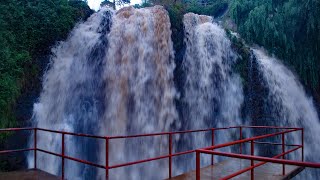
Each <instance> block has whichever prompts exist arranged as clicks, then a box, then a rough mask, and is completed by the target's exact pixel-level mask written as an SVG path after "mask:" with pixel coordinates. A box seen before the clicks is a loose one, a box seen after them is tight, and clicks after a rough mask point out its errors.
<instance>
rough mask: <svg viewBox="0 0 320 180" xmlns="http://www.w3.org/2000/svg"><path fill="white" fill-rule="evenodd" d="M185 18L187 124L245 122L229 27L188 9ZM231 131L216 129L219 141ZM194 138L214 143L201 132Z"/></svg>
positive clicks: (203, 126)
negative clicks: (228, 31)
mask: <svg viewBox="0 0 320 180" xmlns="http://www.w3.org/2000/svg"><path fill="white" fill-rule="evenodd" d="M183 22H184V27H185V37H184V38H185V45H186V52H185V56H184V61H183V69H184V72H185V75H186V80H185V84H184V87H183V88H184V89H183V91H184V93H183V102H184V104H185V105H184V110H185V111H184V112H185V114H187V115H186V116H185V118H186V123H187V125H185V127H187V128H189V129H206V128H209V127H228V126H236V125H240V124H242V122H241V118H240V109H241V105H242V103H243V92H242V84H241V80H240V77H239V75H238V74H235V73H233V72H232V70H231V65H232V64H233V63H235V60H236V55H235V54H234V52H233V50H232V49H231V43H230V41H229V39H228V38H227V36H226V33H225V31H224V30H223V29H222V28H221V27H220V26H219V25H217V24H216V23H214V22H213V20H212V18H211V17H209V16H199V15H196V14H193V13H188V14H186V15H185V16H184V19H183ZM231 132H232V131H228V132H223V131H220V132H216V133H215V135H216V138H215V139H216V140H215V141H216V143H222V142H227V141H228V140H231V139H232V136H231V135H232V133H231ZM190 141H191V142H189V144H190V145H191V146H192V147H205V146H208V145H211V144H210V143H209V142H211V135H209V134H204V133H202V134H201V133H197V134H194V135H193V136H192V139H191V140H190ZM225 150H227V151H229V150H230V149H225ZM193 160H194V159H193ZM207 160H209V158H208V159H207ZM192 162H194V161H190V163H189V164H190V165H189V166H190V168H192V167H193V164H194V163H192ZM204 163H207V162H204Z"/></svg>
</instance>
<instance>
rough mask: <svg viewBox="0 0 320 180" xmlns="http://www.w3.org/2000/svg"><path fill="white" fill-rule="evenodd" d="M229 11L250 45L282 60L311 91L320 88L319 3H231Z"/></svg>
mask: <svg viewBox="0 0 320 180" xmlns="http://www.w3.org/2000/svg"><path fill="white" fill-rule="evenodd" d="M230 11H231V16H232V18H233V19H234V20H235V23H236V24H237V26H238V31H239V32H240V34H241V35H242V36H243V37H244V38H245V39H246V40H247V41H248V42H254V43H257V44H259V45H262V46H264V47H265V48H267V49H268V50H269V51H271V52H272V53H274V54H276V55H277V56H278V57H279V58H281V59H283V60H284V62H285V63H286V64H287V65H289V66H291V67H292V68H294V69H295V71H296V72H297V73H298V75H299V77H300V78H301V79H302V81H303V83H304V84H305V85H307V86H308V87H309V88H312V89H313V90H316V89H317V88H319V87H320V86H319V84H320V83H319V78H320V73H319V71H320V51H319V48H320V33H319V31H320V18H319V17H320V2H319V1H318V0H304V1H300V0H255V1H252V0H231V8H230Z"/></svg>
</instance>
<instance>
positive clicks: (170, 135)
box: [0, 126, 303, 179]
mask: <svg viewBox="0 0 320 180" xmlns="http://www.w3.org/2000/svg"><path fill="white" fill-rule="evenodd" d="M242 128H263V129H281V130H286V131H283V132H276V133H272V134H266V135H262V136H257V137H252V138H247V139H242ZM229 129H239V130H240V137H239V139H240V140H237V141H233V142H229V143H224V144H219V145H214V133H215V131H219V130H229ZM22 130H33V131H34V147H33V148H29V149H20V150H5V151H0V154H3V153H13V152H21V151H32V150H33V151H34V166H35V168H37V153H36V152H37V151H40V152H43V153H47V154H51V155H55V156H58V157H61V158H62V167H61V168H62V178H64V159H69V160H72V161H76V162H79V163H83V164H87V165H91V166H94V167H98V168H102V169H105V170H106V179H108V177H109V170H110V169H114V168H119V167H124V166H130V165H134V164H140V163H145V162H150V161H155V160H159V159H165V158H169V173H168V176H169V178H171V177H172V170H171V169H172V165H171V164H172V157H175V156H180V155H184V154H190V153H194V152H196V153H199V152H200V151H201V152H203V153H204V152H206V151H207V150H210V151H209V152H211V154H212V161H211V164H213V155H214V154H213V153H212V152H214V153H217V152H215V151H212V150H213V149H217V148H221V147H226V146H229V145H234V144H240V145H242V143H245V142H249V141H251V142H252V143H257V144H258V143H265V144H272V145H283V146H284V145H286V146H287V144H284V143H282V144H279V143H268V142H253V141H254V140H257V139H262V138H266V137H271V136H275V135H280V134H284V133H290V132H294V131H299V130H302V131H303V129H302V128H289V127H274V126H231V127H223V128H208V129H199V130H185V131H175V132H160V133H149V134H136V135H127V136H98V135H91V134H83V133H74V132H66V131H58V130H51V129H45V128H38V127H28V128H8V129H0V133H1V132H7V131H22ZM38 131H45V132H50V133H57V134H61V135H62V144H61V153H55V152H51V151H48V150H44V149H40V148H37V132H38ZM199 132H211V134H212V136H211V137H212V143H211V144H212V146H209V147H206V148H204V149H201V150H200V151H199V150H196V149H192V150H187V151H183V152H175V153H172V136H173V135H175V134H183V133H199ZM65 135H71V136H80V137H89V138H97V139H105V142H106V164H105V165H101V164H96V163H93V162H89V161H86V160H83V159H78V158H74V157H70V156H66V155H65V154H64V149H65V146H66V145H65V141H64V138H65V137H64V136H65ZM152 136H168V141H169V143H168V145H169V147H168V148H169V149H168V150H169V152H168V154H166V155H162V156H157V157H152V158H148V159H142V160H138V161H132V162H127V163H122V164H115V165H112V166H109V140H111V139H113V140H115V139H124V138H138V137H152ZM302 144H303V143H302ZM288 146H298V148H302V149H303V145H302V146H301V145H288ZM240 152H242V147H241V146H240ZM215 155H218V154H215Z"/></svg>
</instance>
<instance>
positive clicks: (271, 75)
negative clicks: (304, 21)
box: [252, 49, 320, 179]
mask: <svg viewBox="0 0 320 180" xmlns="http://www.w3.org/2000/svg"><path fill="white" fill-rule="evenodd" d="M252 50H253V53H254V56H255V58H256V61H257V64H258V69H259V70H260V72H261V73H262V76H263V80H264V82H265V86H266V87H267V89H268V95H267V96H266V97H265V98H266V100H267V101H268V103H269V105H270V107H268V108H269V110H268V112H269V113H270V118H269V120H266V122H265V123H264V125H276V126H285V127H303V128H304V130H305V138H304V139H305V145H306V146H305V157H306V160H307V161H319V160H320V155H319V154H317V153H315V152H319V151H320V146H319V144H320V131H319V130H320V122H319V119H318V114H317V111H316V109H315V107H314V105H313V100H312V99H311V98H310V97H308V96H307V94H306V93H305V91H304V89H303V86H302V85H301V84H300V83H299V81H298V79H297V78H296V76H295V75H294V74H293V73H292V72H291V71H290V70H289V69H288V68H286V67H285V66H284V65H282V64H281V63H280V62H279V61H278V60H277V59H276V58H273V57H269V56H267V54H266V53H265V52H264V51H263V50H261V49H252ZM300 135H301V134H300V132H299V133H297V132H295V133H290V134H287V135H286V139H287V142H291V143H293V142H294V143H295V144H297V143H299V142H301V136H300ZM299 155H300V153H296V154H294V155H293V156H291V158H292V159H296V160H300V157H299ZM307 172H308V171H306V172H304V173H303V174H301V178H302V179H306V178H307V179H313V175H315V174H316V173H318V175H319V172H317V171H311V173H307ZM315 177H318V176H315Z"/></svg>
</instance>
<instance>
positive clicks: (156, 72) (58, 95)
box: [29, 6, 320, 179]
mask: <svg viewBox="0 0 320 180" xmlns="http://www.w3.org/2000/svg"><path fill="white" fill-rule="evenodd" d="M183 23H184V28H185V29H184V30H185V37H184V38H185V40H184V41H185V46H186V51H185V55H184V58H183V63H182V69H183V74H184V80H183V81H184V82H183V83H182V84H183V86H182V88H181V89H179V90H180V91H181V99H180V100H181V102H182V103H181V104H182V108H181V109H182V110H181V111H182V112H181V115H182V117H180V118H178V115H177V112H176V105H175V103H174V102H175V99H176V98H177V99H178V96H177V94H178V93H177V92H176V90H175V87H174V82H173V79H174V77H173V71H174V68H175V64H174V62H173V59H174V57H173V56H174V53H173V47H172V41H171V30H170V21H169V17H168V14H167V12H166V11H165V10H164V8H162V7H161V6H155V7H151V8H143V9H134V8H133V7H127V8H123V9H121V10H119V11H117V12H114V11H112V10H109V9H108V8H102V9H101V10H100V11H99V12H98V13H95V14H93V15H92V16H91V17H90V18H89V19H88V21H86V22H84V23H82V24H79V25H78V26H77V27H76V28H75V29H74V30H73V31H72V33H71V34H70V36H69V38H68V39H67V40H66V41H65V42H61V43H60V44H59V45H58V46H57V47H55V48H53V50H52V52H53V55H52V59H51V60H52V63H51V65H50V68H49V70H48V71H47V73H46V74H45V76H44V79H43V91H42V93H41V96H40V99H39V102H38V103H36V104H35V105H34V123H35V126H36V127H41V128H48V129H56V130H65V131H72V132H81V133H88V134H96V135H102V136H105V135H109V136H113V135H127V134H141V133H153V132H163V131H170V130H180V129H184V130H185V129H203V128H209V127H227V126H236V125H243V124H248V123H253V124H254V122H243V121H242V120H241V116H240V114H241V113H240V112H241V108H242V105H243V101H244V96H243V88H242V84H241V80H240V76H239V75H238V74H237V73H235V72H233V70H232V66H233V65H234V63H235V62H236V59H237V58H236V55H235V53H234V52H233V50H232V48H231V43H230V41H229V40H228V38H227V36H226V33H225V31H224V30H223V29H222V28H221V27H220V26H219V25H218V24H216V23H214V22H213V19H212V18H211V17H208V16H199V15H196V14H193V13H188V14H186V15H185V16H184V19H183ZM253 56H254V57H255V60H254V61H255V62H254V63H252V62H251V65H250V67H249V69H250V72H249V73H251V74H249V76H250V77H249V78H250V80H249V81H250V82H251V85H252V84H256V85H255V86H251V87H250V88H249V89H250V90H249V91H257V93H260V95H259V96H250V99H249V101H250V103H249V104H251V106H252V104H253V102H256V101H259V100H258V99H259V98H260V99H261V97H264V95H265V94H267V96H265V97H264V98H265V100H263V101H261V102H262V103H261V104H260V105H261V107H260V106H259V108H260V109H259V112H258V114H259V115H258V116H257V119H258V118H260V117H263V115H261V114H260V112H262V113H265V114H267V113H270V119H275V120H272V121H269V120H265V122H263V125H278V126H296V127H304V128H305V132H306V133H305V140H306V141H305V143H306V144H307V146H306V147H308V148H306V149H305V155H306V157H307V160H309V161H319V160H320V156H318V155H316V154H312V153H313V152H317V151H319V150H320V146H318V144H320V138H318V134H319V133H318V129H319V128H320V123H319V120H318V114H317V112H316V110H315V108H314V105H313V103H312V99H311V98H308V96H307V95H306V93H305V92H304V89H303V87H302V85H301V84H300V83H299V82H298V80H297V79H296V78H295V76H294V74H293V73H292V72H291V71H290V70H288V69H287V68H286V67H285V66H284V65H282V64H281V63H279V62H278V60H276V59H275V58H271V57H268V56H267V55H266V54H265V53H264V52H263V51H262V50H259V49H253ZM252 60H253V59H252ZM254 66H257V68H256V71H255V72H254V73H252V72H251V71H253V69H254V68H255V67H254ZM255 74H259V75H261V79H263V82H260V81H261V80H260V79H259V80H258V82H260V83H262V84H263V85H261V90H262V91H263V93H265V94H263V95H261V92H259V90H257V89H256V88H260V87H259V85H257V83H253V82H254V80H253V79H254V78H252V77H251V76H254V75H255ZM259 77H260V76H259ZM250 82H249V84H250ZM269 105H270V107H268V110H267V111H265V109H266V108H265V107H266V106H269ZM263 111H265V112H263ZM179 112H180V111H179ZM266 112H267V113H266ZM249 114H250V115H248V116H251V118H252V119H253V120H252V121H254V120H255V119H256V117H255V116H254V114H257V112H255V110H253V111H252V112H251V111H250V112H249ZM259 121H260V122H257V123H256V125H261V120H259ZM230 132H231V131H228V132H227V133H223V132H219V133H216V134H215V142H216V143H223V142H226V141H230V140H234V134H232V133H230ZM299 137H300V136H299V134H296V135H288V137H287V139H288V140H289V141H292V142H299V141H300V138H299ZM167 140H168V139H167V137H157V138H154V137H151V138H137V139H129V140H111V142H110V144H111V145H112V146H110V148H109V153H110V158H109V161H110V163H109V164H110V165H114V164H119V163H124V162H129V161H135V160H138V159H142V158H150V157H155V156H159V155H164V154H165V153H167V146H168V145H167V142H168V141H167ZM173 140H174V144H177V146H174V148H175V149H174V152H181V150H187V149H188V150H190V149H194V148H196V147H205V146H208V145H210V142H211V134H210V133H209V134H205V133H203V134H201V133H197V134H192V135H191V136H184V135H180V136H178V135H177V136H174V139H173ZM37 142H38V147H39V148H42V149H45V150H49V151H53V152H56V153H60V151H61V136H60V135H57V134H53V133H47V132H41V131H40V132H38V141H37ZM104 143H105V142H104V141H98V140H92V139H88V138H78V137H71V136H66V145H67V146H66V154H67V155H69V156H72V157H77V158H81V159H85V160H88V161H92V162H96V163H99V164H104V163H105V161H104V159H105V158H103V157H105V144H104ZM230 150H231V149H227V148H225V149H224V151H230ZM92 152H94V153H92ZM296 157H297V156H294V157H293V158H296ZM203 159H204V160H205V159H206V158H203ZM207 160H209V158H208V159H207ZM60 163H61V160H60V158H56V157H53V156H50V155H48V154H42V153H40V152H38V168H40V169H43V170H45V171H48V172H50V173H52V174H59V173H60V169H61V164H60ZM202 163H204V164H207V163H208V162H206V161H203V162H202ZM173 165H174V174H180V173H181V172H185V171H187V170H190V169H193V168H194V165H195V163H194V159H193V158H191V156H189V157H187V158H185V157H177V158H175V159H174V164H173ZM29 167H33V157H32V155H31V154H30V155H29ZM65 169H66V171H65V172H67V174H66V178H68V179H103V177H104V176H105V174H104V173H105V172H104V170H102V171H100V170H97V169H96V168H91V167H88V166H85V165H81V164H78V163H75V162H72V161H66V165H65ZM155 169H156V170H157V172H156V173H155ZM110 173H111V174H110V176H111V177H112V179H163V178H166V177H167V161H166V160H164V161H157V162H152V163H146V164H141V165H135V166H132V167H126V168H119V169H115V170H112V171H110ZM314 173H316V172H312V173H310V174H308V175H311V174H314ZM309 178H310V177H309Z"/></svg>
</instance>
